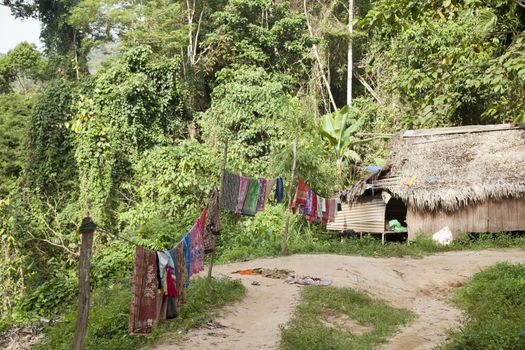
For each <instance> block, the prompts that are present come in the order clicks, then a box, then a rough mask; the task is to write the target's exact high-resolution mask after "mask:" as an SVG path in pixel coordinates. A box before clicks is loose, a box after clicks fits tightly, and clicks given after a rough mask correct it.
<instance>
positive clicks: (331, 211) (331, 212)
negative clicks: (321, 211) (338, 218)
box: [328, 199, 337, 222]
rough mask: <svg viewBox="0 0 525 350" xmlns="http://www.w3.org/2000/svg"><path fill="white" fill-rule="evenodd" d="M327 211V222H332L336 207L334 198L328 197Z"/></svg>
mask: <svg viewBox="0 0 525 350" xmlns="http://www.w3.org/2000/svg"><path fill="white" fill-rule="evenodd" d="M329 202H330V203H329V207H328V208H329V211H328V222H334V221H335V211H336V209H337V202H336V199H330V200H329Z"/></svg>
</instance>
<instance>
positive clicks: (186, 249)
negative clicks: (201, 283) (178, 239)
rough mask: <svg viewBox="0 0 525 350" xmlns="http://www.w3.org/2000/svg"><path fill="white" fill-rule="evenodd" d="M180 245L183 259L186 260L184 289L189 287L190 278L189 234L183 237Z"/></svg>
mask: <svg viewBox="0 0 525 350" xmlns="http://www.w3.org/2000/svg"><path fill="white" fill-rule="evenodd" d="M182 243H183V245H184V259H185V260H186V272H187V274H188V278H187V279H186V288H188V286H189V285H190V278H191V238H190V233H189V232H188V233H186V234H185V235H184V238H183V239H182Z"/></svg>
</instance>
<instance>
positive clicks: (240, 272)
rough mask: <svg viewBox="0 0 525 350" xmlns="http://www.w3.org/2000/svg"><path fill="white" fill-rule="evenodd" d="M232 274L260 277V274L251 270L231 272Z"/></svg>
mask: <svg viewBox="0 0 525 350" xmlns="http://www.w3.org/2000/svg"><path fill="white" fill-rule="evenodd" d="M232 273H238V274H239V275H260V274H261V273H260V272H257V271H254V270H252V269H247V270H237V271H233V272H232Z"/></svg>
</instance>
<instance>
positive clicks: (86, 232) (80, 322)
mask: <svg viewBox="0 0 525 350" xmlns="http://www.w3.org/2000/svg"><path fill="white" fill-rule="evenodd" d="M96 228H97V225H95V223H94V222H93V220H92V219H91V218H90V217H86V218H84V219H82V224H81V225H80V229H79V231H80V233H81V234H82V247H81V249H80V264H79V273H78V282H79V292H78V311H77V324H76V328H75V338H74V339H73V346H72V349H73V350H81V349H82V348H83V346H84V337H85V336H86V330H87V323H88V316H89V267H90V265H91V261H90V259H91V249H92V247H93V236H94V233H95V230H96Z"/></svg>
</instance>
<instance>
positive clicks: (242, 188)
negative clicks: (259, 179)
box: [235, 176, 250, 214]
mask: <svg viewBox="0 0 525 350" xmlns="http://www.w3.org/2000/svg"><path fill="white" fill-rule="evenodd" d="M249 185H250V178H249V177H246V176H239V193H238V194H237V208H235V211H236V212H237V213H238V214H240V213H242V208H243V207H244V201H245V200H246V193H247V192H248V186H249Z"/></svg>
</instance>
